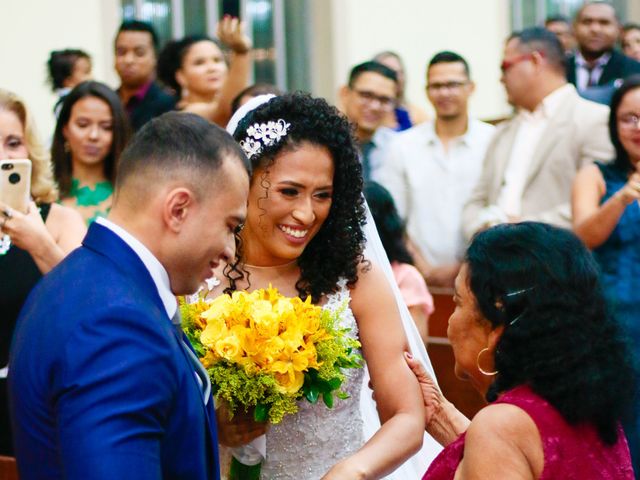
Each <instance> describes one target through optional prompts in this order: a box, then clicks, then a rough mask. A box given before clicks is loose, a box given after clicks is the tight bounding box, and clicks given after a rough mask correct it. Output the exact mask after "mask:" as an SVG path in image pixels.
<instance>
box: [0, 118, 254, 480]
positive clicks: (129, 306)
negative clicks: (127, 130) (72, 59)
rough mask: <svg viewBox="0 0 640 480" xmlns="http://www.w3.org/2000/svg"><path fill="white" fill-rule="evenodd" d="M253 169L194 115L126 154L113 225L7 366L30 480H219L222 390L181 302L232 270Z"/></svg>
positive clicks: (96, 228) (43, 302)
mask: <svg viewBox="0 0 640 480" xmlns="http://www.w3.org/2000/svg"><path fill="white" fill-rule="evenodd" d="M249 168H250V167H249V164H248V161H247V159H246V157H245V155H244V154H243V153H242V150H241V149H240V148H239V147H238V145H237V144H236V143H235V142H234V141H233V140H232V138H231V137H230V136H229V135H228V134H226V133H225V132H224V131H223V130H221V129H220V128H218V127H216V126H214V125H212V124H210V123H209V122H207V121H206V120H204V119H202V118H200V117H198V116H196V115H192V114H185V113H168V114H165V115H163V116H161V117H158V118H157V119H155V120H153V121H151V122H149V123H148V124H147V125H146V126H145V127H144V128H142V129H141V130H140V131H139V132H138V134H137V135H136V136H135V137H134V138H133V139H132V141H131V143H130V144H129V146H128V147H127V148H126V149H125V151H124V152H123V154H122V156H121V159H120V163H119V166H118V174H117V178H116V183H115V192H114V203H113V208H112V210H111V213H110V214H109V217H108V219H99V220H98V221H97V222H96V223H94V224H93V225H92V226H91V227H90V229H89V232H88V233H87V236H86V238H85V239H84V242H83V246H82V247H81V248H79V249H78V250H76V251H75V252H73V253H72V254H71V255H70V256H69V257H67V259H66V260H65V261H63V262H62V263H61V264H60V265H59V266H58V267H57V268H56V269H54V270H53V271H52V272H51V273H49V274H48V275H47V276H46V277H45V278H44V280H43V281H42V282H41V283H40V284H39V285H38V286H37V287H36V288H35V289H34V291H33V292H32V294H31V296H30V297H29V299H28V301H27V303H26V305H25V307H24V308H23V310H22V314H21V316H20V319H19V321H18V326H17V329H16V333H15V337H14V343H13V346H12V351H11V356H10V362H9V365H10V367H9V390H10V405H11V413H12V420H13V428H14V436H15V451H16V456H17V460H18V468H19V473H20V479H21V480H29V479H43V478H47V479H59V478H65V479H92V480H103V479H104V480H106V479H124V478H136V479H139V480H146V479H160V478H167V479H189V480H200V479H202V480H205V479H216V478H218V477H219V467H218V455H217V438H216V426H215V414H214V412H213V401H212V399H211V394H210V391H211V387H210V383H209V380H208V377H207V375H206V372H204V369H203V368H202V366H201V365H200V364H199V363H198V362H197V359H196V358H195V356H194V355H193V353H192V351H191V350H190V349H189V346H188V345H187V344H186V343H185V340H184V338H185V337H184V336H183V335H182V334H181V333H180V329H179V315H177V314H176V310H177V305H176V298H175V295H184V294H189V293H193V292H194V291H195V290H196V289H197V288H198V286H199V284H200V283H201V282H202V281H203V280H204V279H205V278H207V277H209V276H210V275H211V269H212V268H214V267H215V266H216V265H217V264H218V263H219V262H220V261H226V260H227V259H230V258H233V256H234V248H235V243H234V234H235V232H236V231H237V229H238V228H239V226H240V225H241V224H242V223H243V222H244V218H245V215H246V203H247V195H248V190H249Z"/></svg>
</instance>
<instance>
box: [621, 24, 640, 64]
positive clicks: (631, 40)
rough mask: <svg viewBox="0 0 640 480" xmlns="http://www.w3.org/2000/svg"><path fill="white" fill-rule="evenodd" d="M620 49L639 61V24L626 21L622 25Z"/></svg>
mask: <svg viewBox="0 0 640 480" xmlns="http://www.w3.org/2000/svg"><path fill="white" fill-rule="evenodd" d="M620 43H621V44H622V51H623V52H624V54H625V55H626V56H627V57H629V58H633V59H634V60H637V61H639V62H640V25H638V24H637V23H627V24H626V25H625V26H624V27H622V39H621V41H620Z"/></svg>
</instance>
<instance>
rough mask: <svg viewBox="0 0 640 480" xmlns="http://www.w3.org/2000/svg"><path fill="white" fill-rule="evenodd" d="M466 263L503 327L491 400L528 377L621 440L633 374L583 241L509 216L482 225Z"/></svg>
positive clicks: (579, 419)
mask: <svg viewBox="0 0 640 480" xmlns="http://www.w3.org/2000/svg"><path fill="white" fill-rule="evenodd" d="M465 262H466V264H467V265H468V267H469V278H468V281H469V288H470V290H471V292H472V293H473V295H474V296H475V299H476V304H477V306H478V308H479V310H480V312H481V314H482V316H483V317H484V318H485V319H486V320H488V321H489V322H490V323H491V325H492V326H493V327H494V328H495V327H498V326H504V327H505V328H504V332H503V333H502V335H501V337H500V340H499V341H498V345H497V348H496V352H495V369H496V370H497V371H498V372H499V373H498V374H497V375H496V377H495V380H494V382H493V384H492V385H491V386H490V387H489V390H488V392H487V400H488V401H490V402H491V401H494V400H496V398H497V397H498V395H499V394H500V393H502V392H504V391H507V390H509V389H511V388H514V387H516V386H519V385H528V386H530V388H531V389H532V390H533V391H535V392H536V393H537V394H538V395H540V396H541V397H543V398H545V399H546V400H547V401H548V402H549V403H550V404H551V405H553V406H554V407H555V408H556V409H557V410H558V411H559V412H560V414H561V415H562V416H563V417H564V418H565V420H567V422H569V423H570V424H573V425H575V424H579V423H583V422H586V423H589V424H591V425H594V426H595V427H596V429H597V431H598V434H599V436H600V438H601V439H602V440H603V441H604V442H605V443H606V444H609V445H612V444H614V443H615V442H616V441H617V437H618V435H617V428H618V422H620V420H621V419H623V418H625V417H626V415H628V414H629V413H630V409H631V407H632V404H633V397H634V391H635V390H634V385H633V384H634V380H633V379H634V378H635V375H634V369H633V365H632V360H631V358H632V357H631V352H630V350H629V348H628V345H627V344H626V342H625V340H624V339H623V335H622V333H621V331H620V329H619V327H618V325H617V323H616V322H615V321H614V320H613V318H612V317H611V316H610V315H609V313H608V312H607V307H606V302H605V299H604V297H603V292H602V288H601V285H600V280H599V270H598V267H597V264H596V262H595V260H594V259H593V257H592V255H591V253H590V252H589V251H588V250H587V248H586V247H585V246H584V245H583V243H582V242H581V241H580V240H579V239H578V237H576V236H575V235H574V234H573V233H572V232H570V231H568V230H564V229H561V228H558V227H554V226H551V225H547V224H543V223H537V222H523V223H519V224H503V225H499V226H496V227H493V228H490V229H488V230H485V231H483V232H480V233H478V234H477V235H476V236H475V237H474V238H473V240H472V242H471V245H470V246H469V248H468V250H467V253H466V258H465Z"/></svg>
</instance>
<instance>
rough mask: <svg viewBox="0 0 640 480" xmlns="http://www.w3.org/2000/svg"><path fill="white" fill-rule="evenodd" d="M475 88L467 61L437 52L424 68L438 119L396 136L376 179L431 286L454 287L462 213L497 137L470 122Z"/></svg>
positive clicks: (461, 250) (461, 247)
mask: <svg viewBox="0 0 640 480" xmlns="http://www.w3.org/2000/svg"><path fill="white" fill-rule="evenodd" d="M474 88H475V85H474V83H473V81H472V80H471V77H470V73H469V65H468V64H467V61H466V60H465V59H464V58H462V57H461V56H460V55H458V54H457V53H454V52H440V53H437V54H436V55H435V56H434V57H433V58H432V59H431V61H430V62H429V65H428V67H427V98H428V99H429V101H430V102H431V104H432V105H433V108H434V110H435V112H436V119H435V121H433V122H425V123H422V124H420V125H417V126H415V127H413V128H411V129H409V130H407V131H406V132H402V133H400V134H398V135H397V136H396V138H395V139H394V140H393V141H392V142H390V144H389V147H388V150H387V156H386V158H385V160H384V162H383V164H382V166H381V168H380V169H379V170H378V173H377V176H376V178H377V179H378V181H379V182H380V183H382V184H383V185H384V186H385V187H387V188H388V189H389V191H390V192H391V194H392V195H393V198H394V199H395V201H396V205H397V206H398V211H399V212H400V215H402V217H403V218H405V219H406V221H407V229H408V231H409V237H410V238H411V242H412V244H413V245H414V247H415V248H414V257H415V259H416V266H417V267H418V269H419V270H420V271H421V272H422V274H423V275H424V276H425V278H426V279H427V283H428V284H429V285H430V286H438V287H450V288H451V287H453V280H454V279H455V277H456V275H457V274H458V269H459V268H460V260H461V259H462V255H463V254H464V249H465V247H466V241H465V239H464V236H463V234H462V225H461V219H460V217H461V215H462V208H463V207H464V204H465V202H466V201H467V199H468V198H469V195H470V193H471V191H472V190H473V187H474V186H475V185H476V183H477V182H478V178H479V177H480V172H481V171H482V160H483V158H484V155H485V152H486V150H487V146H488V145H489V141H490V140H491V138H492V137H493V133H494V131H495V129H494V127H493V126H491V125H489V124H487V123H484V122H481V121H479V120H476V119H475V118H470V117H469V112H468V101H469V98H470V97H471V95H472V94H473V91H474Z"/></svg>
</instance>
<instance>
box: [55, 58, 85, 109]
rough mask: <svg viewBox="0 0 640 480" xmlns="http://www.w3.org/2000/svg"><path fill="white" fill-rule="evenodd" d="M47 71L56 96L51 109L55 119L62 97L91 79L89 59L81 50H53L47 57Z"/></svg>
mask: <svg viewBox="0 0 640 480" xmlns="http://www.w3.org/2000/svg"><path fill="white" fill-rule="evenodd" d="M47 69H48V71H49V83H50V84H51V89H52V90H53V92H54V93H55V94H56V95H58V101H57V102H56V105H55V107H53V111H54V112H55V114H56V118H57V117H58V114H59V113H60V108H61V107H62V102H63V100H64V97H65V96H66V95H67V94H68V93H69V92H70V91H71V89H72V88H73V87H75V86H76V85H78V84H79V83H82V82H84V81H86V80H90V79H91V57H90V56H89V55H88V54H87V53H86V52H83V51H82V50H75V49H66V50H54V51H53V52H51V55H49V60H48V61H47Z"/></svg>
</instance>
